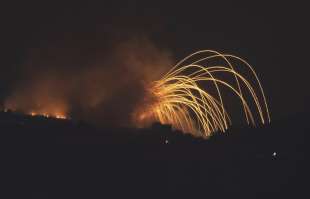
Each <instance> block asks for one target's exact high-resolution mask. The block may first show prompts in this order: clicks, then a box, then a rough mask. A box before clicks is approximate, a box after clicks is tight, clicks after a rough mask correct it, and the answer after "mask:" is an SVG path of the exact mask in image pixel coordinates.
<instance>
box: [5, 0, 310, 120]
mask: <svg viewBox="0 0 310 199" xmlns="http://www.w3.org/2000/svg"><path fill="white" fill-rule="evenodd" d="M2 9H3V10H4V12H2V14H1V15H3V16H2V17H1V18H2V19H3V20H4V23H2V24H1V34H2V37H1V40H2V41H1V51H2V53H1V54H2V56H1V57H2V58H1V61H0V69H1V73H0V78H1V79H0V101H1V102H3V100H4V99H5V98H6V96H7V95H9V93H10V91H11V89H13V87H14V86H15V85H16V83H17V82H18V81H19V80H20V78H22V74H23V73H24V70H25V67H24V65H25V63H27V62H28V60H29V52H31V49H36V48H38V49H40V48H44V47H46V46H51V45H54V44H55V45H57V44H59V43H60V44H62V43H66V45H67V43H69V45H70V46H71V47H72V48H74V49H83V50H81V52H83V54H85V53H86V54H87V53H90V54H91V53H96V52H97V51H98V49H100V50H103V51H109V46H110V45H111V43H117V42H118V41H121V40H122V39H124V38H127V37H128V38H129V37H140V36H146V37H148V38H149V39H150V40H152V42H153V43H155V45H156V46H158V47H160V48H164V49H168V50H169V51H170V52H171V53H172V54H173V56H174V57H175V59H176V60H178V59H180V58H183V57H184V56H186V55H188V54H189V53H191V52H193V51H195V50H199V49H214V50H218V51H221V52H227V53H232V54H235V55H238V56H240V57H243V58H245V59H247V60H248V61H249V62H250V63H251V64H252V65H253V66H254V67H255V70H256V72H257V73H258V75H259V77H260V79H261V81H262V83H263V86H264V89H265V92H266V96H267V97H268V100H269V105H270V110H271V116H272V118H274V119H277V118H283V117H286V116H289V115H292V114H294V113H297V112H300V111H303V110H304V109H306V108H307V107H308V104H307V99H309V88H308V86H309V85H310V84H309V82H310V81H309V77H308V74H309V73H308V71H310V70H309V69H308V68H309V62H308V60H307V58H308V51H309V50H308V43H309V42H308V36H309V34H308V33H309V31H308V27H309V21H308V19H309V16H308V14H307V12H308V10H307V6H306V5H301V4H288V3H286V2H285V1H279V3H276V2H275V3H273V2H271V1H268V3H261V1H256V2H254V1H244V2H236V1H227V2H226V1H225V2H224V1H175V2H174V1H167V0H166V1H160V0H158V1H134V0H131V1H120V2H119V1H116V0H115V1H104V0H102V1H98V2H95V3H90V2H89V1H83V2H82V1H72V2H66V3H65V2H64V1H61V2H59V3H57V2H55V1H20V2H12V3H10V5H3V6H2ZM66 45H65V46H66ZM101 45H102V46H103V47H102V49H101V48H100V46H101ZM60 46H61V45H60ZM85 49H86V50H85ZM68 56H70V55H68ZM81 56H83V55H81ZM41 67H43V69H44V67H45V66H41ZM46 67H47V66H46ZM48 67H50V66H48ZM55 67H57V66H55ZM47 69H48V68H47Z"/></svg>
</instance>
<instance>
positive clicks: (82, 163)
mask: <svg viewBox="0 0 310 199" xmlns="http://www.w3.org/2000/svg"><path fill="white" fill-rule="evenodd" d="M0 132H1V140H2V142H3V144H2V146H3V149H4V150H3V152H4V156H3V159H2V161H1V162H2V163H1V164H2V166H4V167H3V171H4V173H5V175H4V178H3V179H4V181H5V184H6V187H5V190H12V191H13V192H12V193H21V195H22V196H24V195H25V193H27V194H28V193H29V196H31V193H33V192H44V193H47V194H45V195H48V197H50V198H76V197H81V198H94V197H95V196H100V197H101V198H104V197H105V196H108V195H110V196H111V195H112V196H114V197H122V198H127V197H129V196H130V197H131V196H133V195H135V196H142V197H144V198H166V197H170V198H177V197H185V198H198V196H199V197H201V196H202V197H203V198H227V197H230V198H234V197H244V198H254V197H255V198H292V197H294V198H299V197H300V196H302V195H304V194H306V193H307V191H306V189H307V186H308V183H307V179H308V178H307V174H308V173H309V171H308V167H307V163H308V155H307V153H308V150H309V145H308V144H307V142H308V140H309V139H308V137H309V136H308V132H309V127H308V125H307V122H306V114H301V115H299V116H296V117H295V118H290V119H288V120H287V121H275V122H273V123H272V124H270V125H266V126H264V127H257V128H251V127H244V128H239V129H234V128H231V129H230V130H229V131H228V132H226V133H225V134H215V135H214V136H212V137H211V138H209V139H207V140H203V139H199V138H193V137H192V136H190V135H189V134H183V133H181V132H179V131H177V130H173V129H171V126H169V125H161V124H154V125H153V126H152V127H150V128H148V129H131V128H111V127H109V128H108V127H107V128H103V127H101V128H99V127H94V126H91V125H88V124H86V123H83V122H81V121H71V120H61V119H52V118H44V117H32V116H25V115H22V114H17V113H12V112H6V113H4V112H0ZM16 190H19V191H16ZM27 194H26V195H27ZM37 195H38V194H37ZM39 195H40V194H39ZM41 195H42V194H41ZM43 195H44V194H43Z"/></svg>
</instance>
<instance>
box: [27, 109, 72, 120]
mask: <svg viewBox="0 0 310 199" xmlns="http://www.w3.org/2000/svg"><path fill="white" fill-rule="evenodd" d="M28 115H31V116H41V117H45V118H56V119H63V120H64V119H69V118H68V117H67V116H66V115H65V114H63V113H60V112H55V113H44V112H42V113H40V112H35V111H31V112H29V113H28Z"/></svg>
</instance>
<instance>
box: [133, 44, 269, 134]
mask: <svg viewBox="0 0 310 199" xmlns="http://www.w3.org/2000/svg"><path fill="white" fill-rule="evenodd" d="M197 56H199V57H198V59H195V60H193V57H197ZM211 61H221V63H224V64H219V65H212V64H211V63H210V62H211ZM233 62H234V63H235V62H238V63H239V64H240V65H243V66H245V67H246V68H247V69H248V70H249V72H250V74H251V75H252V76H253V77H254V78H253V79H254V81H255V83H256V87H257V88H258V89H257V90H256V91H255V89H254V86H255V85H253V83H250V81H249V80H248V79H246V78H245V77H244V76H243V75H241V73H239V72H237V71H236V69H235V68H236V66H235V65H233ZM238 66H239V65H238ZM223 75H224V76H225V75H226V76H227V75H229V76H230V77H232V79H233V83H231V82H229V81H228V80H227V79H224V78H223V77H222V78H221V77H219V76H223ZM226 76H225V77H226ZM205 83H209V84H210V85H213V88H214V89H215V90H216V94H215V95H214V94H213V95H212V94H211V93H210V92H208V90H207V89H206V88H205V86H203V85H202V84H205ZM221 87H227V88H228V89H229V90H230V91H231V92H232V93H234V94H235V96H237V98H238V99H239V100H240V102H241V104H242V107H243V109H242V110H243V112H244V115H245V119H246V122H247V124H253V125H255V123H256V122H255V118H254V116H253V110H252V109H254V110H256V111H257V112H258V119H259V120H260V122H261V123H262V124H265V123H266V122H270V114H269V109H268V105H267V101H266V97H265V94H264V91H263V88H262V85H261V83H260V81H259V79H258V77H257V74H256V73H255V71H254V69H253V67H252V66H251V65H250V64H249V63H247V62H246V61H245V60H244V59H242V58H240V57H237V56H234V55H230V54H222V53H219V52H217V51H213V50H201V51H198V52H195V53H193V54H191V55H189V56H187V57H185V58H184V59H183V60H181V61H180V62H178V63H177V64H176V65H175V66H173V67H172V68H171V70H170V71H169V72H168V73H166V74H165V75H164V76H163V77H162V78H161V79H160V80H158V81H155V82H152V83H151V84H150V85H147V87H146V90H147V91H146V93H147V94H146V96H145V100H144V103H143V105H142V106H141V107H140V108H139V109H138V110H136V112H135V113H134V114H133V115H134V120H135V122H136V123H137V125H138V126H145V124H148V123H152V122H155V121H157V122H160V123H162V124H170V125H172V127H173V128H175V129H179V130H182V131H183V132H189V133H191V134H192V135H194V136H199V137H205V138H207V137H209V136H210V135H212V133H214V132H217V131H221V132H225V131H226V130H227V129H228V127H229V126H230V125H231V124H232V122H231V119H230V114H229V113H228V112H227V110H226V107H225V104H224V99H223V96H222V91H221V89H220V88H221ZM245 91H246V92H247V93H249V94H250V98H251V99H252V103H253V104H254V106H250V105H249V102H250V101H249V100H247V99H246V98H245V97H246V96H245V95H244V93H245ZM251 107H252V108H251ZM253 107H254V108H253Z"/></svg>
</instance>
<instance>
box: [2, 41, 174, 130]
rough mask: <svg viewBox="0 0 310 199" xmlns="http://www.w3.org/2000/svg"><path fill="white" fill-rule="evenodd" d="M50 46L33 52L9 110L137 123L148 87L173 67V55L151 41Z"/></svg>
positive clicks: (8, 102)
mask: <svg viewBox="0 0 310 199" xmlns="http://www.w3.org/2000/svg"><path fill="white" fill-rule="evenodd" d="M85 43H87V42H83V41H70V42H69V43H68V42H62V41H60V42H55V43H51V42H48V43H47V44H45V45H43V46H42V47H39V48H35V49H30V50H28V53H27V56H26V57H27V59H26V61H25V63H23V70H22V75H21V78H20V79H19V80H18V81H16V82H15V87H14V89H13V90H12V91H11V93H10V95H9V96H8V97H7V98H6V100H5V103H4V106H5V108H6V109H11V110H14V111H20V112H23V113H27V114H30V113H35V114H41V115H50V116H65V117H70V118H74V119H77V120H84V121H88V122H91V123H96V124H101V125H111V126H130V125H132V122H131V121H132V120H131V115H132V113H133V112H134V110H135V109H137V108H138V107H139V106H140V103H141V102H142V101H143V100H142V99H143V97H144V95H145V87H146V85H148V84H149V83H151V82H152V81H154V80H157V79H159V78H160V77H161V76H162V75H163V74H164V73H165V72H167V71H168V69H169V68H170V67H171V66H172V64H173V61H172V56H171V54H170V53H169V51H167V50H163V49H159V48H158V47H156V46H155V45H154V44H153V43H152V42H151V41H150V40H149V39H147V38H145V37H141V38H139V39H137V38H133V39H127V40H126V41H118V42H117V43H112V44H111V43H109V44H107V45H103V47H100V46H99V45H100V44H101V43H100V42H99V44H94V43H92V42H90V44H85Z"/></svg>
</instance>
